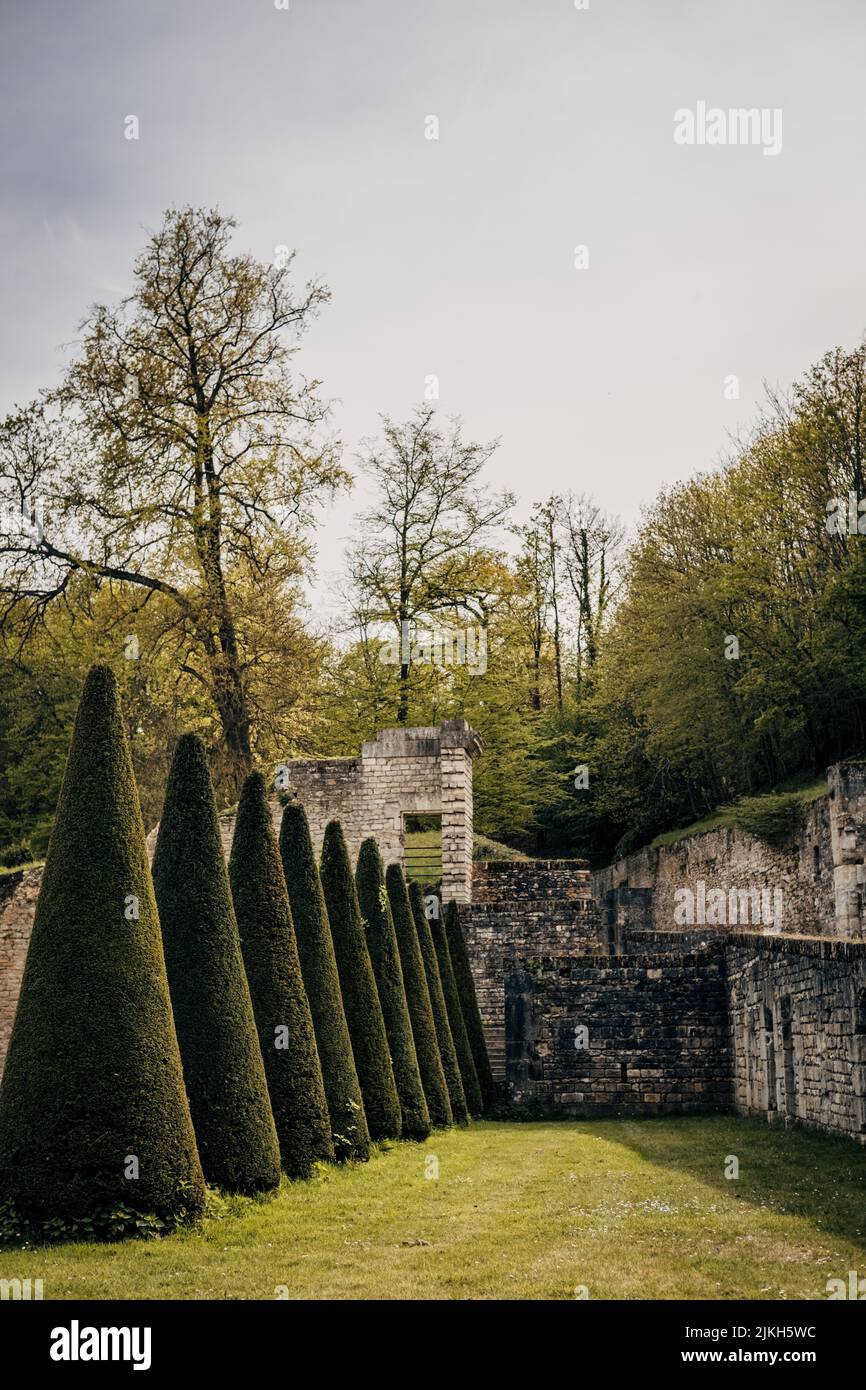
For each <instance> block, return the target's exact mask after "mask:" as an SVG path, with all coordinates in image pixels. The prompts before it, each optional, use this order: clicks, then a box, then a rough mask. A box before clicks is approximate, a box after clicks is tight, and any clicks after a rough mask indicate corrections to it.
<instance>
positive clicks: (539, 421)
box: [0, 0, 866, 593]
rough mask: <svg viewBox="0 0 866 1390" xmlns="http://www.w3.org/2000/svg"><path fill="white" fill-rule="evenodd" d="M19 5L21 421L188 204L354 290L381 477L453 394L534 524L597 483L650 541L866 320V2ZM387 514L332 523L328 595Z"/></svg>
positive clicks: (9, 67) (0, 75) (6, 305)
mask: <svg viewBox="0 0 866 1390" xmlns="http://www.w3.org/2000/svg"><path fill="white" fill-rule="evenodd" d="M0 10H2V15H3V21H2V35H0V53H2V59H0V64H2V72H0V102H2V107H3V116H4V120H3V132H4V135H3V145H2V156H0V157H2V190H3V196H2V200H0V203H2V211H0V237H2V248H0V293H2V306H3V316H2V323H3V332H2V346H0V354H2V357H0V367H2V371H0V393H2V401H0V405H2V407H3V408H4V409H5V408H7V407H8V406H10V405H11V404H12V402H13V401H16V400H18V401H23V400H25V399H27V398H29V397H30V396H31V395H32V394H33V393H35V391H36V390H37V389H38V388H39V387H40V386H42V385H46V384H50V383H52V382H54V381H55V380H56V379H57V377H58V376H59V374H60V371H61V369H62V366H63V363H64V361H65V360H66V352H65V350H64V344H68V343H69V342H70V340H71V339H72V338H73V337H74V331H75V326H76V324H77V323H78V321H79V320H80V318H81V317H82V315H83V313H84V312H85V310H86V309H87V307H88V305H89V304H91V303H92V302H93V301H95V300H114V299H117V298H119V297H120V296H121V295H122V294H124V293H125V292H127V291H128V290H129V288H130V284H131V281H130V268H131V263H132V259H133V256H134V254H135V252H136V251H137V250H138V249H139V248H140V247H141V245H142V243H143V241H144V240H145V237H146V234H147V231H149V230H151V229H153V228H155V227H156V226H157V225H158V224H159V222H160V220H161V215H162V212H163V210H164V208H165V207H167V206H168V205H170V204H183V203H196V204H206V205H212V204H218V205H219V206H220V207H221V208H222V209H223V210H224V211H227V212H231V213H233V214H234V215H235V216H236V217H237V218H238V219H239V222H240V224H241V225H240V229H239V232H238V244H239V245H240V246H242V247H243V248H244V249H248V250H250V251H252V252H254V253H255V254H256V255H258V256H259V257H261V258H262V259H267V260H270V259H271V258H272V256H273V254H274V248H275V247H276V246H279V245H284V244H287V245H289V246H292V247H296V248H297V250H298V260H297V262H296V265H297V267H298V271H299V273H300V275H301V276H302V277H303V278H307V277H308V276H309V275H312V274H319V275H321V276H322V277H323V278H324V279H325V280H326V281H327V282H328V284H329V285H330V287H331V289H332V292H333V296H334V297H333V302H332V304H331V305H330V306H329V308H328V309H327V310H326V311H325V312H324V314H323V316H322V318H321V319H320V321H319V322H318V324H317V325H316V326H315V328H314V330H313V331H312V332H311V333H310V334H309V336H308V337H307V339H306V342H305V347H304V350H303V354H302V358H301V359H300V362H299V365H301V366H302V367H303V368H304V370H305V371H306V372H307V373H308V374H310V375H316V376H319V377H321V378H322V379H323V382H324V388H325V392H326V394H327V395H329V396H331V397H333V398H336V407H335V427H336V428H337V430H338V431H339V432H340V434H341V435H342V437H343V439H344V440H345V442H346V446H347V454H346V457H347V460H349V461H350V460H351V458H352V454H353V452H354V450H355V449H356V448H357V445H358V443H359V441H360V439H361V438H362V437H363V436H365V435H369V434H370V433H372V432H375V429H376V425H377V412H379V411H387V412H390V413H392V414H395V415H398V416H405V415H407V414H408V413H409V412H410V411H411V409H412V407H413V405H414V404H415V403H417V402H418V401H419V400H420V399H421V396H422V394H423V390H424V382H425V378H426V377H428V376H431V375H435V376H437V377H438V378H439V383H440V405H441V408H442V409H443V411H445V412H447V413H449V414H451V413H453V414H459V415H461V416H462V417H463V419H464V422H465V428H466V432H467V434H468V435H469V436H470V437H473V438H478V439H487V438H490V437H491V436H494V435H499V436H501V439H502V444H501V447H500V449H499V451H498V453H497V454H496V455H495V458H494V461H493V463H492V464H491V466H490V478H491V481H492V482H494V483H495V484H496V485H499V486H502V485H507V486H510V487H512V488H514V489H515V490H516V491H517V492H518V493H519V494H520V495H521V498H522V499H523V504H524V507H528V505H529V504H530V503H531V501H533V500H535V499H537V498H540V497H542V496H544V495H546V494H547V493H549V492H551V491H554V490H559V489H564V488H569V487H570V488H573V489H575V490H577V491H585V492H590V493H592V494H594V495H595V496H596V498H597V499H598V500H599V501H600V502H601V503H602V504H603V505H604V506H605V507H607V508H608V509H609V510H612V511H616V512H619V513H620V514H621V515H623V516H624V517H625V518H626V519H627V520H628V521H629V522H633V521H634V520H636V519H637V517H638V515H639V511H640V506H641V504H642V503H644V502H647V501H649V500H651V499H652V497H653V495H654V494H655V492H656V491H657V489H658V488H659V486H660V485H661V484H663V483H665V482H670V481H673V480H675V479H677V478H681V477H685V476H687V475H689V474H690V473H693V472H695V471H696V470H698V469H701V468H706V467H709V466H712V464H713V463H714V462H715V461H716V460H717V459H718V458H719V457H720V455H721V454H722V453H723V452H724V450H725V447H726V440H727V437H728V435H729V433H732V432H733V433H736V432H738V431H741V430H744V429H746V428H748V425H749V423H750V421H752V420H753V419H754V417H755V413H756V409H757V403H758V401H759V399H760V397H761V395H762V390H763V387H762V383H763V381H764V380H768V381H770V382H772V383H774V384H782V385H784V384H787V383H789V382H790V381H791V380H792V379H793V378H794V377H795V376H796V375H798V374H799V373H800V372H802V371H803V370H804V369H805V368H806V367H807V366H808V365H809V363H810V362H812V361H813V360H814V359H815V358H817V357H818V356H820V354H821V353H823V352H824V351H825V350H827V349H828V348H831V347H833V346H835V345H836V344H843V345H846V346H852V345H853V344H854V343H856V342H857V341H858V340H859V339H860V337H861V335H862V333H863V331H864V328H866V308H864V274H863V270H864V263H866V262H864V212H866V179H864V177H863V170H864V155H866V148H864V147H866V120H864V115H866V84H864V81H863V55H864V38H866V6H864V4H863V3H862V0H821V3H820V4H818V3H815V0H809V3H806V2H805V0H726V2H725V3H724V4H722V3H716V2H715V0H712V2H711V0H652V3H649V0H589V8H588V9H587V10H578V9H576V8H575V5H574V0H290V8H289V9H288V10H287V11H286V10H278V9H276V7H275V4H274V0H66V2H65V3H62V2H61V0H0ZM699 102H705V103H706V104H707V106H708V107H719V108H722V109H724V110H727V109H729V108H732V107H756V108H767V110H768V111H773V110H776V109H780V110H781V112H782V127H781V132H782V148H781V152H780V153H778V154H777V155H772V154H770V155H767V154H764V152H763V149H762V147H761V146H760V145H731V144H728V145H716V146H710V145H692V146H686V145H678V144H676V143H675V141H674V126H675V122H674V112H675V111H677V110H678V109H681V108H690V109H695V108H696V107H697V104H698V103H699ZM129 115H136V116H137V117H138V119H139V122H140V138H139V140H137V141H132V140H127V139H125V138H124V121H125V118H126V117H127V116H129ZM429 116H435V117H436V118H437V120H438V122H439V138H438V140H431V139H428V138H426V136H425V121H426V118H428V117H429ZM426 128H427V129H429V125H428V126H427V127H426ZM577 245H585V246H586V247H588V252H589V266H588V268H586V269H576V268H575V247H576V246H577ZM732 373H733V374H736V375H737V377H738V378H739V383H740V397H739V399H737V400H729V399H726V398H725V390H724V386H725V378H726V376H727V375H728V374H732ZM358 505H359V494H358V493H357V492H356V494H355V497H354V499H353V500H350V501H347V502H345V503H341V504H340V505H339V506H337V507H336V508H334V509H333V510H332V511H330V512H329V513H328V515H327V517H326V518H325V524H324V527H323V530H322V533H321V535H320V553H321V559H320V569H321V574H322V579H321V580H320V592H321V593H324V592H325V590H326V588H327V579H328V576H329V575H333V574H334V573H335V572H336V570H337V569H338V568H339V565H340V559H341V553H342V546H343V542H344V539H345V537H346V536H347V534H348V532H349V530H350V518H351V515H352V512H353V511H354V510H355V509H356V508H357V506H358Z"/></svg>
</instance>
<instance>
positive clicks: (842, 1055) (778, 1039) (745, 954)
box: [726, 935, 866, 1142]
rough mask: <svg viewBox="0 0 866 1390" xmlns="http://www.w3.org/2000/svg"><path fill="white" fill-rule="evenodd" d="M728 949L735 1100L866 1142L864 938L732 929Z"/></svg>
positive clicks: (748, 1108)
mask: <svg viewBox="0 0 866 1390" xmlns="http://www.w3.org/2000/svg"><path fill="white" fill-rule="evenodd" d="M726 954H727V966H728V979H729V998H730V1012H731V1029H732V1048H731V1056H732V1059H733V1080H734V1099H735V1104H736V1108H737V1109H738V1110H739V1111H740V1112H742V1113H743V1114H767V1115H768V1116H769V1117H770V1118H774V1117H780V1118H783V1119H789V1120H799V1121H802V1122H804V1123H806V1124H811V1125H819V1126H821V1127H822V1128H825V1129H834V1130H839V1131H841V1132H842V1133H844V1134H850V1135H851V1136H852V1137H857V1138H859V1139H860V1140H861V1142H866V944H864V943H862V942H852V941H821V940H814V939H808V938H804V939H802V940H798V939H797V938H796V937H795V938H785V937H779V936H759V935H737V936H732V937H730V938H729V939H728V941H727V946H726Z"/></svg>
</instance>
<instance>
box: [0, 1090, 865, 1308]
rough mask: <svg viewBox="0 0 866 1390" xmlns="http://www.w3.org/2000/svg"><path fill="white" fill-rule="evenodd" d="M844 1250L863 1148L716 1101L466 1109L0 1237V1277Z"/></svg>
mask: <svg viewBox="0 0 866 1390" xmlns="http://www.w3.org/2000/svg"><path fill="white" fill-rule="evenodd" d="M729 1155H736V1157H737V1158H738V1159H739V1165H740V1177H739V1179H737V1180H728V1179H726V1178H725V1176H724V1170H725V1163H726V1159H727V1157H728V1156H729ZM434 1157H435V1160H436V1161H437V1162H438V1178H437V1177H427V1176H425V1170H426V1171H427V1172H433V1171H435V1167H436V1164H435V1163H434V1162H433V1161H432V1160H433V1158H434ZM852 1269H853V1270H858V1271H859V1275H860V1277H863V1276H864V1275H866V1152H864V1151H863V1150H862V1149H860V1148H858V1147H856V1146H855V1145H854V1144H852V1143H850V1142H848V1141H846V1140H842V1139H835V1138H831V1137H828V1136H824V1135H820V1134H815V1133H811V1132H807V1131H803V1130H797V1129H793V1130H787V1131H786V1130H784V1129H782V1128H775V1127H771V1126H768V1125H766V1124H764V1123H763V1122H762V1121H752V1120H742V1119H736V1118H730V1117H712V1118H706V1119H704V1118H700V1119H692V1118H687V1119H663V1120H645V1121H639V1120H633V1121H629V1120H602V1121H583V1122H575V1123H562V1122H560V1123H532V1124H511V1123H507V1124H506V1123H494V1122H486V1123H476V1124H474V1125H473V1126H472V1128H471V1129H470V1130H469V1131H459V1130H452V1131H449V1132H447V1133H440V1134H437V1135H435V1136H434V1137H433V1138H432V1139H431V1140H430V1141H429V1142H428V1143H426V1144H421V1145H415V1144H396V1145H394V1146H392V1147H391V1148H390V1149H388V1150H387V1151H385V1152H380V1153H379V1154H377V1156H376V1157H375V1158H374V1159H373V1160H372V1161H371V1162H370V1163H368V1164H362V1165H358V1166H356V1167H350V1168H345V1169H341V1170H340V1169H328V1170H325V1171H323V1173H322V1175H321V1177H319V1178H317V1179H316V1180H314V1181H313V1182H311V1183H307V1184H285V1185H284V1187H283V1190H282V1191H281V1193H280V1194H279V1196H278V1197H277V1198H276V1199H275V1200H273V1201H271V1202H268V1203H255V1202H249V1201H236V1202H233V1203H230V1204H228V1205H227V1206H226V1210H225V1212H224V1214H223V1215H222V1216H221V1217H216V1218H210V1219H208V1221H207V1222H206V1223H205V1227H204V1230H203V1231H202V1232H198V1233H189V1234H185V1235H177V1236H172V1237H168V1238H166V1239H164V1240H160V1241H152V1242H147V1243H145V1242H130V1243H126V1244H118V1245H109V1246H83V1245H75V1246H64V1247H55V1248H53V1249H39V1250H30V1251H19V1250H6V1251H3V1252H2V1253H0V1277H5V1278H27V1277H28V1276H29V1277H30V1278H41V1279H42V1280H43V1281H44V1296H45V1298H46V1299H48V1298H274V1297H276V1296H277V1289H278V1286H280V1285H284V1286H286V1288H287V1289H288V1296H289V1297H290V1298H376V1299H389V1298H457V1299H464V1298H532V1299H540V1298H555V1299H571V1298H574V1297H575V1296H576V1294H575V1291H576V1289H578V1288H579V1286H581V1285H582V1286H585V1288H586V1289H587V1291H588V1296H589V1297H590V1298H613V1299H620V1298H685V1299H693V1298H713V1299H724V1298H758V1299H781V1298H826V1296H827V1295H826V1283H827V1280H828V1278H843V1279H847V1275H848V1271H849V1270H852ZM283 1296H284V1295H283Z"/></svg>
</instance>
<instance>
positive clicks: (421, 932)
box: [409, 880, 469, 1124]
mask: <svg viewBox="0 0 866 1390" xmlns="http://www.w3.org/2000/svg"><path fill="white" fill-rule="evenodd" d="M409 903H410V905H411V908H412V917H413V919H414V922H415V930H416V932H417V933H418V944H419V946H420V948H421V959H422V960H423V962H424V974H425V975H426V977H427V988H428V990H429V992H430V1006H431V1008H432V1010H433V1022H434V1024H435V1026H436V1038H437V1041H438V1043H439V1055H440V1057H441V1059H442V1067H443V1070H444V1072H445V1080H446V1083H447V1085H448V1098H449V1100H450V1102H451V1115H452V1118H453V1119H454V1122H455V1124H466V1122H467V1121H468V1119H469V1110H468V1109H467V1106H466V1093H465V1091H464V1090H463V1081H462V1080H461V1077H460V1064H459V1063H458V1061H457V1051H456V1049H455V1046H454V1038H453V1037H452V1035H451V1024H450V1023H449V1022H448V1010H447V1008H446V1005H445V995H444V994H443V992H442V977H441V976H440V974H439V962H438V961H437V959H436V947H435V946H434V945H433V937H432V936H431V934H430V923H429V922H428V921H427V914H426V913H425V911H424V898H423V895H422V892H421V885H420V884H419V883H416V882H414V880H413V882H411V883H410V884H409Z"/></svg>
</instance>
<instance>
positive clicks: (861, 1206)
mask: <svg viewBox="0 0 866 1390" xmlns="http://www.w3.org/2000/svg"><path fill="white" fill-rule="evenodd" d="M575 1123H578V1124H580V1125H581V1128H583V1126H584V1124H585V1126H586V1129H585V1131H584V1132H587V1133H592V1134H595V1135H597V1136H598V1137H599V1138H601V1139H604V1140H605V1141H607V1142H612V1143H617V1144H621V1145H623V1146H624V1147H625V1148H627V1149H630V1150H631V1151H632V1152H633V1153H635V1154H637V1155H639V1157H640V1158H642V1159H644V1160H645V1161H646V1162H647V1163H651V1164H653V1166H655V1167H662V1168H671V1169H674V1170H676V1171H679V1172H681V1173H684V1174H687V1175H688V1176H689V1177H692V1178H697V1179H699V1180H700V1181H701V1182H703V1183H706V1184H707V1185H708V1186H710V1187H714V1188H716V1189H718V1191H719V1192H724V1194H725V1195H726V1196H727V1197H728V1198H733V1199H734V1200H735V1201H740V1202H745V1203H747V1204H749V1205H750V1206H754V1207H764V1208H766V1209H768V1210H770V1211H773V1212H777V1213H779V1214H784V1215H788V1216H797V1217H801V1218H802V1219H803V1220H805V1221H808V1222H809V1223H810V1224H811V1225H812V1226H813V1227H814V1228H815V1229H816V1230H817V1231H820V1232H822V1233H823V1234H825V1235H829V1236H836V1237H841V1238H844V1239H846V1240H849V1241H851V1242H852V1244H854V1245H857V1246H858V1247H859V1248H860V1249H862V1250H863V1251H864V1252H866V1148H863V1147H860V1146H858V1145H857V1144H856V1143H855V1142H853V1141H852V1140H850V1139H846V1138H843V1137H842V1136H837V1135H832V1134H824V1133H823V1132H821V1131H819V1130H811V1129H806V1128H803V1127H801V1126H791V1127H790V1128H788V1129H786V1128H785V1127H784V1124H783V1123H776V1124H768V1123H767V1122H766V1121H764V1120H762V1119H759V1118H755V1117H749V1118H746V1117H743V1116H738V1115H708V1116H700V1117H698V1116H683V1117H682V1118H680V1119H673V1118H672V1117H669V1116H668V1117H664V1118H659V1119H655V1118H648V1119H629V1120H625V1119H611V1120H587V1121H585V1122H584V1121H576V1122H575ZM732 1157H733V1158H736V1159H737V1161H738V1165H739V1176H738V1177H737V1178H726V1177H725V1168H726V1166H728V1167H729V1168H730V1167H731V1164H730V1159H731V1158H732Z"/></svg>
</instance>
